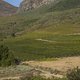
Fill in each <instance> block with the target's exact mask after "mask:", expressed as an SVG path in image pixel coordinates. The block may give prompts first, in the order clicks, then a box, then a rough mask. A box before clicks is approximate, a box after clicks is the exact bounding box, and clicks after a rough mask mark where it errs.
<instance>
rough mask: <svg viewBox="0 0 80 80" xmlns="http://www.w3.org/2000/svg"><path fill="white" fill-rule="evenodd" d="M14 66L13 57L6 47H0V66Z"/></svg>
mask: <svg viewBox="0 0 80 80" xmlns="http://www.w3.org/2000/svg"><path fill="white" fill-rule="evenodd" d="M14 64H15V57H14V55H13V54H12V53H10V50H9V48H8V47H6V46H4V45H1V46H0V66H10V65H14Z"/></svg>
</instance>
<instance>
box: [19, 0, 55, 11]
mask: <svg viewBox="0 0 80 80" xmlns="http://www.w3.org/2000/svg"><path fill="white" fill-rule="evenodd" d="M51 2H56V0H23V1H22V3H21V4H20V8H19V10H20V11H28V10H32V9H35V8H39V7H41V6H43V5H48V4H50V3H51Z"/></svg>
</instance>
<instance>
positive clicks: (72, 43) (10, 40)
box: [0, 0, 80, 60]
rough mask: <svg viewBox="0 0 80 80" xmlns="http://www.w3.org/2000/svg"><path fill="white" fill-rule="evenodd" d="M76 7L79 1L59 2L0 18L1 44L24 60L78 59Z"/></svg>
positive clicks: (79, 22)
mask: <svg viewBox="0 0 80 80" xmlns="http://www.w3.org/2000/svg"><path fill="white" fill-rule="evenodd" d="M79 4H80V1H79V0H60V1H59V2H57V3H54V2H53V3H50V4H47V5H43V6H41V7H39V8H35V9H32V10H29V11H25V12H23V13H18V14H16V15H13V16H8V17H7V16H6V17H0V25H1V26H0V30H1V31H0V32H1V33H0V37H1V38H3V41H2V40H1V41H0V43H4V44H6V45H7V46H9V48H10V49H11V50H12V51H13V53H14V55H16V56H18V57H20V58H21V59H23V60H42V59H46V58H55V57H66V56H78V55H80V5H79ZM2 22H5V23H2ZM13 33H14V34H15V37H13V36H12V34H13ZM11 36H12V37H11ZM6 37H7V39H6ZM4 38H5V39H4Z"/></svg>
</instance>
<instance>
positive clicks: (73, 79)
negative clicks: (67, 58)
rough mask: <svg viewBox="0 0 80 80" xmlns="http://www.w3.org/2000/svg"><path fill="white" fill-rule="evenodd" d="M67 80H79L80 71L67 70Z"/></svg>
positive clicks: (76, 69) (77, 69)
mask: <svg viewBox="0 0 80 80" xmlns="http://www.w3.org/2000/svg"><path fill="white" fill-rule="evenodd" d="M67 78H68V80H80V69H79V68H78V67H77V68H75V69H73V70H69V71H68V73H67Z"/></svg>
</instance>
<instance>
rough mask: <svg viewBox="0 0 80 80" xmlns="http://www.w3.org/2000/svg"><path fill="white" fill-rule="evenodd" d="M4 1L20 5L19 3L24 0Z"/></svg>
mask: <svg viewBox="0 0 80 80" xmlns="http://www.w3.org/2000/svg"><path fill="white" fill-rule="evenodd" d="M4 1H6V2H8V3H10V4H12V5H14V6H19V4H20V2H21V1H22V0H4Z"/></svg>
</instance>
